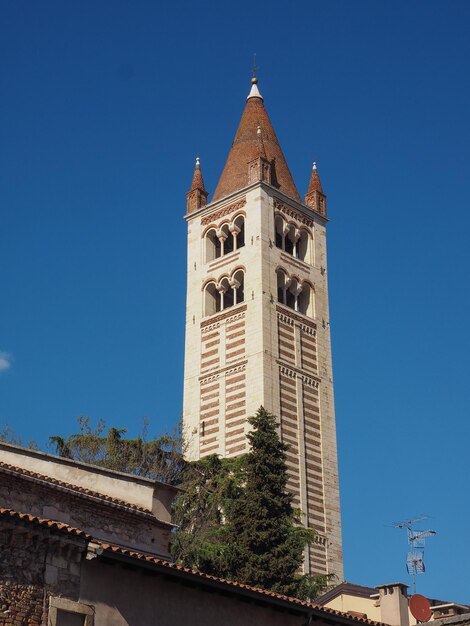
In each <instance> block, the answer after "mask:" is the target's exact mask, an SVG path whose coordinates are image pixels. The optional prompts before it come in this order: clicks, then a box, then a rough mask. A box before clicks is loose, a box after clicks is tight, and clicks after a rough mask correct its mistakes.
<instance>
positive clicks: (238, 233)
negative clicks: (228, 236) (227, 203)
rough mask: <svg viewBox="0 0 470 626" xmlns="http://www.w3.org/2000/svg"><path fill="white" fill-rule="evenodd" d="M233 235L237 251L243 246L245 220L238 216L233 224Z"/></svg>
mask: <svg viewBox="0 0 470 626" xmlns="http://www.w3.org/2000/svg"><path fill="white" fill-rule="evenodd" d="M233 234H234V237H235V249H236V250H239V249H240V248H243V246H244V245H245V218H244V217H243V215H239V216H238V217H237V218H235V221H234V222H233Z"/></svg>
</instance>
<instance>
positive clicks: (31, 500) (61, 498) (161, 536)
mask: <svg viewBox="0 0 470 626" xmlns="http://www.w3.org/2000/svg"><path fill="white" fill-rule="evenodd" d="M0 503H1V506H2V507H5V508H11V509H13V510H15V511H20V512H23V513H28V514H30V515H36V516H38V517H44V518H46V519H52V520H56V521H59V522H62V523H64V524H68V525H69V526H73V527H74V528H79V529H80V530H83V531H84V532H86V533H89V534H90V535H92V536H94V537H97V538H99V539H101V540H103V541H106V542H110V543H118V544H120V545H123V546H128V547H131V548H134V549H136V550H145V551H148V552H152V553H154V554H159V555H161V556H168V554H169V552H168V543H169V538H170V537H169V534H170V533H169V530H168V529H166V528H162V527H160V526H158V525H157V524H156V522H154V521H153V520H152V519H150V517H149V516H147V517H143V516H142V515H139V513H136V512H132V511H129V512H127V511H125V510H123V509H121V508H118V507H115V506H112V505H110V504H107V503H106V502H105V501H98V500H97V499H95V500H89V499H87V498H86V497H82V496H78V495H74V494H73V492H69V491H66V490H62V489H58V488H57V487H54V486H53V485H48V484H47V483H40V482H39V481H33V480H29V479H27V478H23V477H20V476H15V475H14V474H5V473H2V472H0Z"/></svg>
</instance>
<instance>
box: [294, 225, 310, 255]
mask: <svg viewBox="0 0 470 626" xmlns="http://www.w3.org/2000/svg"><path fill="white" fill-rule="evenodd" d="M296 256H297V258H298V259H300V260H301V261H305V262H306V263H310V235H309V233H308V232H307V231H306V230H304V229H303V228H302V229H301V230H300V234H299V238H298V240H297V245H296Z"/></svg>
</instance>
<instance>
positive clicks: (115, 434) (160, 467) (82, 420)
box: [49, 417, 185, 484]
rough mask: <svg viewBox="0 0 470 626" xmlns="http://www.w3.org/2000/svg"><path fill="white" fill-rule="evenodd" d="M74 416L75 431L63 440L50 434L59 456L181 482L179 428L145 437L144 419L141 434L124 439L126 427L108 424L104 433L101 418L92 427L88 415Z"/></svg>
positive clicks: (148, 476)
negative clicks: (174, 430)
mask: <svg viewBox="0 0 470 626" xmlns="http://www.w3.org/2000/svg"><path fill="white" fill-rule="evenodd" d="M77 419H78V424H79V432H78V433H74V434H72V435H69V436H68V437H67V438H66V439H64V438H63V437H61V436H59V435H54V436H52V437H49V443H50V445H51V446H52V447H53V448H54V451H55V453H56V454H58V455H59V456H62V457H66V458H69V459H74V460H75V461H81V462H83V463H91V464H92V465H98V466H100V467H106V468H107V469H111V470H116V471H120V472H127V473H129V474H135V475H137V476H142V477H145V478H151V479H153V480H160V481H163V482H166V483H170V484H177V483H179V482H180V480H181V478H180V477H181V472H182V469H183V467H184V465H185V463H184V461H183V456H182V444H181V440H182V437H181V435H180V431H177V432H176V433H175V434H173V435H169V434H167V433H165V434H164V435H161V436H160V437H158V438H156V439H152V440H148V437H147V435H148V423H147V422H144V427H143V432H142V434H141V435H140V436H139V437H136V438H135V439H127V438H126V437H124V435H125V434H126V432H127V430H126V429H125V428H114V427H111V428H109V429H108V431H107V432H105V428H106V424H105V422H104V420H99V421H98V423H97V425H96V427H95V428H94V429H93V428H92V427H91V426H90V420H89V418H88V417H78V418H77Z"/></svg>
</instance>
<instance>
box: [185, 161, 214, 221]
mask: <svg viewBox="0 0 470 626" xmlns="http://www.w3.org/2000/svg"><path fill="white" fill-rule="evenodd" d="M208 195H209V194H208V193H207V191H206V187H205V185H204V179H203V178H202V170H201V163H200V161H199V157H196V167H195V168H194V174H193V182H192V183H191V189H190V190H189V191H188V193H187V194H186V210H187V212H188V213H190V212H191V211H197V210H198V209H201V208H202V207H204V206H206V204H207V196H208Z"/></svg>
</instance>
